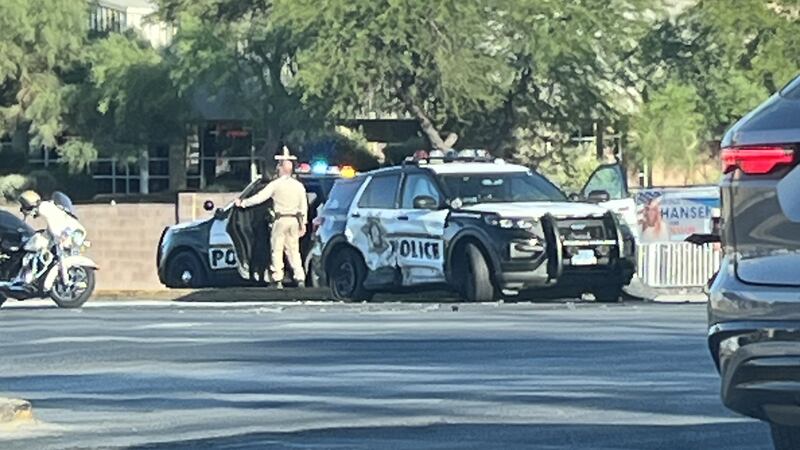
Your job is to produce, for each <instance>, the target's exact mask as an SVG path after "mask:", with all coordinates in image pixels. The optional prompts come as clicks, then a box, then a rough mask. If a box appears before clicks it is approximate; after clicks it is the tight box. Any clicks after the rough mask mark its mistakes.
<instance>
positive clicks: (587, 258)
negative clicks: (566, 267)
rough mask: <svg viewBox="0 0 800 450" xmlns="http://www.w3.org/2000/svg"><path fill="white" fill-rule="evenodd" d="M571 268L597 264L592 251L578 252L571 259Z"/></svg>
mask: <svg viewBox="0 0 800 450" xmlns="http://www.w3.org/2000/svg"><path fill="white" fill-rule="evenodd" d="M571 261H572V265H573V266H591V265H594V264H597V258H596V257H595V256H594V250H578V254H577V255H574V256H573V257H572V259H571Z"/></svg>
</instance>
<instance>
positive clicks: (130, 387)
mask: <svg viewBox="0 0 800 450" xmlns="http://www.w3.org/2000/svg"><path fill="white" fill-rule="evenodd" d="M28 305H32V306H28ZM28 305H26V303H14V302H11V304H10V305H9V304H7V305H6V306H4V307H3V308H2V310H0V327H2V328H0V329H2V341H0V367H2V369H3V373H2V374H0V396H11V397H19V398H24V399H28V400H30V401H31V402H32V403H33V406H34V412H35V415H36V416H37V418H38V420H39V422H38V423H36V424H33V425H30V426H27V427H23V428H21V429H18V430H16V431H14V432H12V433H0V448H4V449H9V448H24V449H30V448H96V447H103V448H107V447H133V448H174V447H192V448H198V447H199V448H204V447H205V448H210V447H214V448H218V447H219V448H237V449H238V448H276V449H321V448H325V449H327V448H334V449H378V448H380V449H422V448H434V449H444V448H459V449H488V448H503V449H511V448H551V449H572V448H626V449H644V448H663V449H675V448H679V449H682V450H685V449H705V448H726V449H730V448H748V449H753V448H770V440H769V436H768V430H767V427H766V426H764V425H762V424H760V423H758V422H755V421H752V420H749V419H745V418H741V417H737V416H735V415H733V414H731V413H729V412H727V411H726V410H725V409H724V408H723V407H722V406H721V404H720V402H719V395H718V378H717V374H716V372H715V371H714V368H713V365H712V363H711V361H710V359H709V357H708V354H707V350H706V348H705V339H704V334H705V322H704V319H705V306H704V305H657V304H648V303H637V302H629V303H625V304H620V305H609V306H605V305H598V304H594V303H589V302H586V303H581V302H578V303H564V302H561V303H534V304H531V303H518V304H503V303H499V304H495V303H493V304H480V305H463V304H461V305H454V304H437V303H432V302H428V303H413V304H401V303H395V302H388V303H386V302H385V303H375V304H356V305H344V304H336V303H325V302H311V303H305V304H296V303H253V302H237V303H185V302H168V301H161V302H122V301H117V302H103V301H94V302H92V303H90V304H89V305H88V306H87V307H86V308H84V309H83V310H58V309H55V308H50V307H46V306H40V304H28ZM41 305H47V303H42V304H41Z"/></svg>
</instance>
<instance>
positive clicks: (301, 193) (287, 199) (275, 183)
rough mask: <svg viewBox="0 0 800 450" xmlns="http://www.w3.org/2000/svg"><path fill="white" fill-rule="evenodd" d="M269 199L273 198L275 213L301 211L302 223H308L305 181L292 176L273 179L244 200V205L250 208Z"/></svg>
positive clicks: (287, 214) (282, 214) (286, 213)
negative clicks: (302, 181)
mask: <svg viewBox="0 0 800 450" xmlns="http://www.w3.org/2000/svg"><path fill="white" fill-rule="evenodd" d="M269 199H272V202H273V204H274V210H275V214H277V215H281V216H284V215H285V216H294V215H296V214H298V213H300V215H301V220H302V221H301V222H300V223H303V224H304V223H306V221H307V218H308V197H307V196H306V188H305V187H304V186H303V183H301V182H299V181H297V180H296V179H294V178H292V177H290V176H286V177H280V178H278V179H276V180H272V181H270V182H269V184H267V185H266V186H264V189H262V190H260V191H259V192H258V193H257V194H255V195H253V196H252V197H250V198H247V199H245V200H242V207H243V208H249V207H251V206H255V205H258V204H260V203H264V202H265V201H267V200H269Z"/></svg>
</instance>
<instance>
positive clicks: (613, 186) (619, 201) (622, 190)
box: [581, 163, 639, 236]
mask: <svg viewBox="0 0 800 450" xmlns="http://www.w3.org/2000/svg"><path fill="white" fill-rule="evenodd" d="M602 193H605V194H608V199H607V200H605V201H601V202H599V203H598V204H599V205H600V206H602V207H604V208H606V209H608V210H610V211H613V212H616V213H618V214H619V215H620V216H621V217H622V219H623V220H624V221H625V223H626V224H628V226H629V227H630V229H631V232H633V234H634V236H638V229H639V226H638V224H637V217H636V200H635V199H634V198H633V197H631V196H630V194H629V192H628V177H627V175H626V173H625V169H623V167H622V165H620V164H619V163H615V164H604V165H601V166H599V167H598V168H597V169H595V171H594V172H593V173H592V175H591V176H590V177H589V180H588V181H587V182H586V185H584V187H583V191H582V192H581V194H582V196H583V198H587V199H590V198H591V197H594V196H596V195H597V194H602ZM593 194H594V195H593Z"/></svg>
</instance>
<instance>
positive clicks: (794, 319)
mask: <svg viewBox="0 0 800 450" xmlns="http://www.w3.org/2000/svg"><path fill="white" fill-rule="evenodd" d="M799 149H800V78H798V79H796V80H795V81H793V82H792V83H790V84H789V85H788V86H787V87H786V88H784V89H783V90H782V91H780V92H779V93H777V94H775V95H774V96H772V97H771V98H770V99H769V100H767V101H766V102H765V103H763V104H762V105H761V106H759V107H758V108H756V109H755V110H754V111H753V112H751V113H750V114H748V115H747V116H745V117H744V118H742V119H741V120H740V121H739V122H737V123H736V124H735V125H734V126H733V127H732V128H731V129H730V130H728V132H727V133H726V135H725V137H724V139H723V141H722V153H721V159H722V163H723V172H724V175H723V178H722V182H721V186H720V187H721V199H722V217H721V241H722V245H723V250H724V258H723V260H722V264H721V267H720V270H719V273H718V274H717V275H716V277H715V278H714V280H713V281H712V283H711V286H710V290H709V303H708V320H709V330H708V344H709V348H710V350H711V354H712V355H713V357H714V360H715V362H716V363H717V367H718V369H719V371H720V374H721V376H722V389H721V390H722V400H723V402H724V403H725V405H726V406H727V407H729V408H731V409H732V410H734V411H737V412H739V413H741V414H745V415H747V416H750V417H755V418H758V419H761V420H765V421H768V422H769V423H770V424H771V426H772V435H773V441H774V443H775V447H776V448H786V449H788V448H795V449H796V448H800V167H798V150H799Z"/></svg>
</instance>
